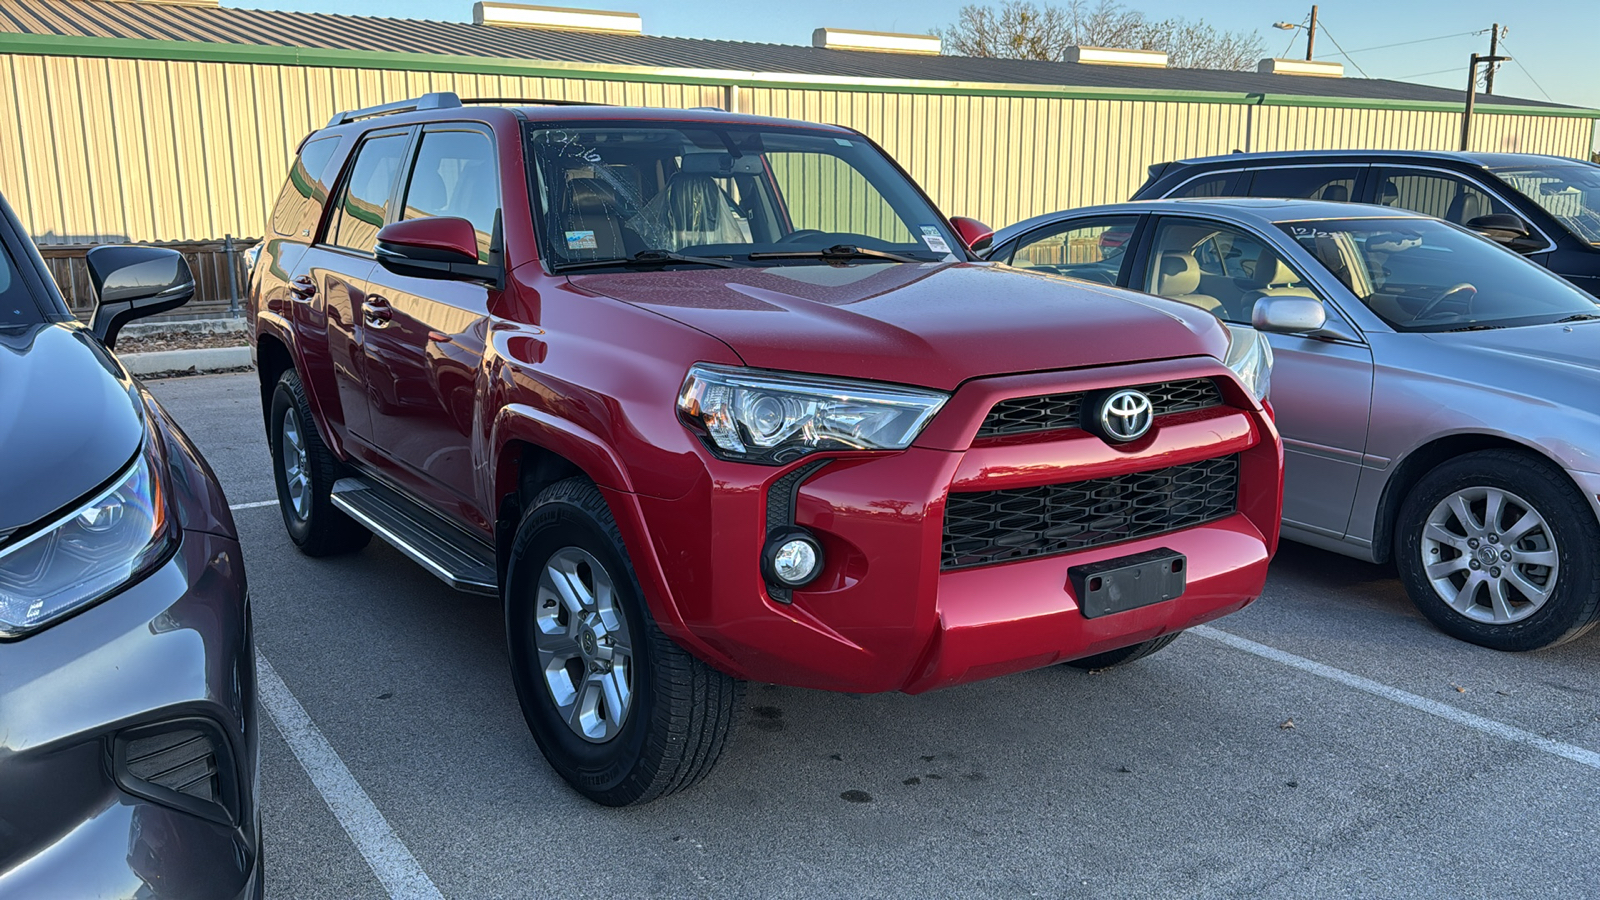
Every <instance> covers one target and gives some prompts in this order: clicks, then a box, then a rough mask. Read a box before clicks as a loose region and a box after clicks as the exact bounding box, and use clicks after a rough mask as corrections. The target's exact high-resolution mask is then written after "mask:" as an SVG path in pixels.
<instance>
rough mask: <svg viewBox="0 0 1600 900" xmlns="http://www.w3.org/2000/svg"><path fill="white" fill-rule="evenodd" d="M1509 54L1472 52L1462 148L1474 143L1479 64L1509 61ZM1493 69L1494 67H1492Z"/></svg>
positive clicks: (1462, 132)
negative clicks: (1473, 108)
mask: <svg viewBox="0 0 1600 900" xmlns="http://www.w3.org/2000/svg"><path fill="white" fill-rule="evenodd" d="M1510 59H1511V57H1509V56H1493V55H1490V56H1479V55H1478V54H1476V53H1474V54H1472V65H1471V66H1468V67H1467V106H1466V109H1464V110H1462V112H1461V149H1462V150H1463V151H1466V150H1468V149H1470V145H1471V143H1472V106H1473V102H1474V101H1475V100H1476V99H1477V97H1478V66H1480V65H1482V64H1484V63H1488V64H1489V65H1490V66H1493V65H1494V64H1495V63H1498V62H1507V61H1509V60H1510ZM1491 71H1492V69H1491Z"/></svg>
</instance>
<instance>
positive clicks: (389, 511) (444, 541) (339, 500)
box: [332, 476, 500, 596]
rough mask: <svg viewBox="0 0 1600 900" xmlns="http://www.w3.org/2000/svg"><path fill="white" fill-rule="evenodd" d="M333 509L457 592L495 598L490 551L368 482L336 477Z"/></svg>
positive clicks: (460, 530) (428, 513) (496, 591)
mask: <svg viewBox="0 0 1600 900" xmlns="http://www.w3.org/2000/svg"><path fill="white" fill-rule="evenodd" d="M332 500H333V505H334V506H337V507H338V508H339V509H341V510H344V512H345V513H346V514H347V515H349V516H350V518H352V519H355V520H356V521H357V522H360V523H361V524H362V525H365V526H366V527H367V528H369V529H371V530H372V533H373V534H375V535H377V536H378V537H381V538H383V539H384V540H386V541H388V542H389V543H390V544H392V545H394V548H395V549H396V550H399V551H400V552H401V553H404V554H405V555H407V556H409V557H411V558H412V559H414V560H416V561H417V562H418V563H421V564H422V567H423V568H424V569H427V570H428V571H429V572H432V573H433V574H435V575H437V576H439V578H440V580H442V581H443V582H444V583H445V584H448V585H450V586H451V587H453V588H455V589H456V590H458V591H467V592H469V593H473V594H489V595H491V596H497V595H498V594H499V593H500V588H499V585H498V583H497V577H496V571H495V558H494V549H493V548H492V547H490V546H489V545H488V544H486V543H484V542H483V541H482V540H479V539H478V538H477V537H475V536H473V535H471V534H468V533H467V532H466V531H463V530H462V529H461V528H459V527H457V526H456V525H454V524H453V523H451V522H447V521H445V520H444V519H442V518H440V517H439V516H438V515H436V514H435V513H433V512H431V511H429V510H427V509H424V508H423V507H421V506H418V505H417V504H416V503H414V502H412V501H411V500H409V499H407V498H406V497H402V496H401V495H400V494H398V493H396V492H395V491H393V490H390V489H389V488H387V487H385V486H383V485H381V484H379V483H377V482H376V481H373V480H372V479H370V478H363V477H360V476H355V477H351V478H341V479H339V480H338V481H337V482H334V485H333V496H332Z"/></svg>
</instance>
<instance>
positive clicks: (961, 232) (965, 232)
mask: <svg viewBox="0 0 1600 900" xmlns="http://www.w3.org/2000/svg"><path fill="white" fill-rule="evenodd" d="M950 225H951V227H952V228H954V229H955V230H956V236H957V237H959V238H961V242H962V243H964V244H966V245H967V247H968V248H970V249H971V250H972V251H973V252H974V253H981V252H983V251H984V250H987V249H989V242H990V240H991V239H992V238H993V237H994V229H993V228H990V227H989V226H987V225H985V224H983V223H982V222H979V221H978V220H977V219H969V218H967V217H966V216H956V217H955V218H953V219H951V220H950Z"/></svg>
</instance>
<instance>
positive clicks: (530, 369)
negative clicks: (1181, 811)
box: [250, 94, 1282, 805]
mask: <svg viewBox="0 0 1600 900" xmlns="http://www.w3.org/2000/svg"><path fill="white" fill-rule="evenodd" d="M536 104H537V101H528V105H526V106H521V107H517V108H510V107H506V106H498V105H496V106H487V105H471V104H470V103H463V101H461V100H459V99H458V98H457V97H455V95H453V94H431V95H427V96H425V97H422V98H419V99H417V100H412V101H406V102H403V103H397V104H390V105H387V106H383V107H376V108H373V109H368V110H360V111H356V112H349V113H341V114H339V115H338V116H336V117H335V118H334V120H333V121H332V122H330V123H329V125H328V127H326V128H324V129H322V130H320V131H317V132H315V133H314V134H312V135H311V136H310V137H308V138H307V139H306V141H305V142H304V144H302V146H301V148H300V151H299V154H298V159H297V160H296V162H295V165H294V169H293V172H292V173H291V175H290V177H289V182H288V184H287V185H286V186H285V187H284V190H283V193H282V196H281V197H280V198H279V200H278V203H277V207H276V209H275V210H274V212H273V215H272V221H271V230H272V234H271V235H270V236H269V238H268V240H267V241H266V242H265V244H264V251H263V253H262V255H261V257H260V258H259V260H258V262H257V263H256V265H255V266H254V274H253V276H252V279H251V291H250V317H251V323H252V326H253V327H252V331H253V336H254V341H255V350H256V362H257V368H258V370H259V371H260V375H261V399H262V404H263V407H264V409H265V413H266V425H267V432H268V436H269V439H270V441H271V446H272V456H273V464H274V466H273V467H274V474H275V477H276V481H277V489H278V499H279V501H280V503H281V505H282V508H283V518H284V523H285V524H286V525H287V526H288V530H289V534H290V536H291V537H292V538H293V539H294V542H295V543H296V544H297V545H299V547H300V548H301V549H302V550H303V551H305V552H306V553H308V554H311V555H314V556H320V555H327V554H333V553H339V552H344V551H351V550H355V549H357V548H360V547H361V546H363V545H364V544H366V543H367V541H368V539H369V538H370V536H371V535H372V534H373V533H376V534H378V535H379V536H380V537H383V538H384V539H385V540H387V541H389V542H390V543H392V544H393V545H394V546H395V547H397V548H399V549H400V550H401V551H403V552H404V553H406V554H408V555H409V556H411V557H412V558H414V559H415V560H416V561H417V562H419V563H421V564H422V565H423V566H425V567H426V568H427V569H429V570H430V571H432V572H433V573H434V574H436V575H438V576H439V577H441V578H443V579H444V580H445V581H446V582H448V583H449V584H450V585H452V586H454V587H456V588H460V589H462V590H467V591H476V592H479V593H484V594H489V595H494V596H498V597H501V598H503V603H504V606H505V621H506V634H507V640H508V643H509V645H510V655H511V664H512V677H513V680H514V682H515V684H516V689H517V693H518V696H519V698H520V700H521V704H522V709H523V712H524V714H525V716H526V718H527V720H528V725H529V727H530V728H531V730H532V732H533V735H534V737H535V738H536V739H537V741H538V743H539V746H540V747H541V748H542V749H543V750H544V753H545V755H546V757H547V758H548V759H549V761H550V763H551V765H552V766H554V768H555V769H556V771H557V772H559V773H560V774H561V775H562V777H564V778H565V779H566V780H567V781H568V782H570V783H571V784H572V786H573V787H574V788H576V789H577V790H578V791H580V792H582V793H583V794H585V795H587V796H588V797H590V798H592V799H593V800H596V801H598V802H600V803H605V804H611V805H623V804H629V803H638V802H643V801H647V800H650V799H653V798H655V797H659V796H662V795H664V794H667V793H670V792H672V791H675V790H677V789H679V788H682V787H685V786H687V785H690V784H693V783H694V782H695V781H697V780H698V779H700V778H701V777H702V776H704V775H705V773H706V772H707V771H708V770H709V769H710V768H711V766H712V764H713V763H714V762H715V761H716V759H717V757H718V754H719V753H720V752H721V750H722V748H723V745H724V744H725V742H726V741H727V738H728V735H729V733H730V732H731V731H732V729H733V725H734V720H735V718H736V717H737V716H738V715H739V713H740V708H741V705H740V697H741V689H740V686H741V684H742V682H743V680H745V679H755V680H759V681H766V682H775V683H779V684H786V685H795V686H800V687H808V688H821V689H825V690H835V691H858V692H867V691H895V690H898V691H907V692H911V693H916V692H920V691H926V690H930V689H933V688H939V687H945V686H948V685H953V684H959V683H962V682H966V681H972V680H975V679H980V678H989V677H992V676H996V675H1002V674H1005V673H1008V672H1017V671H1020V670H1023V669H1029V668H1034V667H1038V666H1046V665H1050V664H1052V663H1057V662H1071V663H1074V664H1076V665H1080V666H1089V667H1103V666H1107V665H1113V664H1116V663H1119V662H1125V661H1127V660H1131V659H1134V658H1137V657H1139V656H1143V655H1145V654H1147V653H1150V652H1152V651H1154V650H1156V649H1159V648H1160V647H1162V646H1164V645H1165V644H1167V643H1168V642H1170V641H1171V640H1172V638H1173V636H1174V635H1176V634H1177V633H1178V632H1179V631H1181V630H1183V629H1184V628H1188V627H1190V626H1192V625H1195V624H1197V623H1200V622H1205V621H1208V620H1210V619H1215V618H1217V617H1219V616H1222V615H1224V614H1226V613H1229V612H1232V611H1234V610H1237V609H1239V608H1241V607H1243V606H1244V605H1245V604H1246V603H1248V602H1250V600H1251V599H1252V598H1254V597H1256V596H1257V595H1258V594H1260V592H1261V589H1262V584H1263V581H1264V579H1265V577H1266V571H1267V562H1268V559H1269V558H1270V557H1271V555H1272V552H1273V550H1274V548H1275V546H1276V544H1277V536H1278V515H1279V506H1280V503H1281V497H1280V493H1281V472H1282V454H1281V447H1280V443H1279V439H1278V436H1277V432H1276V430H1275V429H1274V427H1273V424H1272V420H1271V417H1270V415H1269V414H1268V412H1267V407H1265V405H1264V397H1265V393H1266V387H1267V380H1268V375H1269V372H1270V366H1271V359H1270V356H1269V353H1270V351H1269V350H1267V348H1266V345H1265V344H1264V343H1263V342H1261V341H1260V340H1259V339H1258V338H1256V337H1255V336H1254V332H1251V331H1249V330H1245V331H1242V332H1240V333H1238V334H1232V333H1230V331H1229V330H1228V329H1227V328H1226V327H1225V326H1223V325H1222V324H1221V323H1219V322H1218V321H1217V320H1216V319H1215V318H1213V317H1212V316H1211V315H1209V314H1208V313H1205V312H1202V311H1200V310H1198V309H1196V308H1194V307H1192V306H1188V305H1185V304H1181V303H1172V302H1167V301H1164V300H1160V299H1156V298H1151V297H1147V296H1141V295H1136V294H1132V293H1128V292H1124V291H1119V290H1116V289H1114V288H1107V287H1101V286H1096V285H1091V284H1087V283H1083V284H1075V283H1072V282H1070V281H1065V280H1061V279H1054V278H1045V277H1039V276H1035V275H1029V274H1026V273H1023V272H1020V271H1016V270H1013V269H1008V268H1005V267H1002V266H995V265H990V264H985V263H981V262H977V261H976V260H975V259H974V257H972V256H971V255H969V253H968V251H967V247H966V245H965V244H964V243H963V242H962V241H961V239H960V238H959V237H958V236H957V232H956V230H955V229H954V228H953V227H952V225H951V223H950V222H949V221H947V220H946V219H945V218H944V217H943V216H942V215H940V214H939V212H938V211H937V210H936V209H935V208H934V207H933V205H932V203H931V202H930V201H929V200H928V198H927V197H926V196H925V195H923V193H922V192H921V191H920V190H918V188H917V187H916V185H915V184H914V183H913V182H912V181H911V179H910V178H909V177H908V176H907V175H906V174H905V173H904V172H903V171H902V170H900V169H899V168H898V167H897V166H896V165H895V164H894V162H893V161H891V160H890V159H889V157H888V156H887V155H886V154H884V153H883V152H882V151H881V150H879V149H878V148H877V147H876V146H875V145H874V144H873V143H872V142H871V141H869V140H867V139H866V138H865V137H863V136H862V135H861V134H859V133H857V132H854V131H850V130H848V129H845V128H837V127H831V126H823V125H812V124H806V123H800V122H788V121H780V120H774V119H763V118H755V117H750V116H740V115H730V114H726V113H721V112H715V111H700V110H694V111H684V110H663V109H619V108H610V107H601V106H573V105H557V104H548V105H536Z"/></svg>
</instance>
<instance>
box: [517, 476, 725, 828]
mask: <svg viewBox="0 0 1600 900" xmlns="http://www.w3.org/2000/svg"><path fill="white" fill-rule="evenodd" d="M573 554H576V555H577V557H581V558H583V559H585V560H590V561H593V562H597V563H598V564H599V566H600V568H601V569H602V570H603V571H602V572H600V573H599V574H598V575H597V574H596V573H594V572H593V571H592V569H590V570H588V576H587V577H588V579H589V580H588V581H586V582H584V584H585V585H589V584H591V583H593V582H594V581H595V579H597V578H604V579H605V580H606V581H607V582H608V583H609V586H610V592H609V597H610V598H611V601H610V602H611V603H612V604H613V610H614V611H615V612H618V613H620V614H621V618H622V622H621V625H622V626H624V627H622V628H621V629H620V634H621V635H622V636H623V638H624V639H625V641H624V642H625V643H627V644H629V645H631V656H629V657H627V662H626V666H627V672H628V676H627V677H628V684H629V686H630V687H631V691H630V692H629V695H628V696H629V700H628V701H627V702H628V703H629V704H630V705H628V706H627V707H626V708H625V710H624V712H623V714H622V715H621V716H619V717H615V718H616V721H613V722H610V723H609V724H607V725H606V727H607V728H614V729H616V730H615V733H613V734H611V735H610V736H609V737H605V738H604V739H603V740H597V739H596V738H594V737H589V738H585V737H584V736H582V735H580V733H579V731H578V729H577V727H576V726H571V725H569V724H568V720H567V718H565V717H563V716H562V715H561V713H560V708H561V706H560V704H559V703H558V701H557V699H556V697H555V694H554V691H555V690H557V688H552V687H551V686H550V684H549V683H548V682H547V679H546V671H545V669H544V668H543V667H542V666H541V663H540V655H539V645H538V644H537V643H536V635H535V632H536V631H540V635H539V638H542V639H543V640H545V641H547V642H548V641H549V640H550V638H549V637H548V636H547V635H549V634H550V632H549V631H542V630H540V629H541V626H540V625H539V623H538V615H539V611H540V608H541V603H540V601H539V591H540V582H541V578H542V577H545V573H546V569H547V567H552V568H553V567H554V566H555V565H557V564H559V562H560V560H562V559H569V560H570V559H573V558H575V557H574V555H573ZM578 565H579V567H580V568H579V570H578V571H579V572H580V576H579V577H582V575H581V573H582V571H584V570H583V568H582V567H584V566H589V565H590V563H588V562H583V563H579V564H578ZM505 591H506V601H505V602H506V638H507V641H508V642H509V650H510V655H511V676H512V681H513V682H514V683H515V686H516V689H517V699H518V700H519V701H520V703H521V705H522V714H523V717H524V718H525V719H527V722H528V728H529V729H530V730H531V731H532V732H533V737H534V740H536V741H537V742H538V744H539V749H541V750H542V751H544V755H545V758H546V759H547V760H549V762H550V766H551V768H553V769H555V770H556V773H557V774H559V775H560V776H561V777H562V778H564V779H565V780H566V781H567V783H568V784H570V785H571V786H572V787H573V789H574V790H576V791H578V792H579V793H580V794H583V795H584V796H585V797H588V798H589V799H590V800H593V801H595V802H596V803H601V804H604V805H606V806H629V805H633V804H639V803H647V802H649V801H651V800H655V799H657V798H660V797H664V796H666V795H668V794H671V793H674V792H676V791H679V790H682V789H684V788H687V787H689V786H691V785H693V784H695V783H696V782H698V781H700V779H702V778H704V777H705V776H706V774H707V773H708V772H710V771H711V769H712V767H713V766H714V765H715V764H716V761H717V758H718V757H719V756H720V755H721V753H722V750H723V747H724V746H726V744H727V742H728V739H729V737H730V736H731V735H732V733H733V727H734V722H735V721H736V715H735V714H736V712H737V711H738V710H739V709H740V706H741V703H742V700H743V694H744V683H743V682H741V681H739V680H738V679H735V678H732V677H730V676H728V675H725V674H723V673H721V672H719V671H717V670H715V669H713V668H711V667H710V666H708V665H706V664H705V663H704V662H701V661H700V660H699V659H696V658H695V657H694V656H692V655H690V654H689V653H688V652H687V651H685V650H684V649H683V648H682V647H679V646H678V645H677V644H675V643H673V641H672V640H671V639H670V638H668V637H667V636H666V635H665V634H663V633H662V632H661V630H660V629H659V628H658V627H656V624H655V620H654V619H653V618H652V617H651V615H650V611H649V608H648V607H647V606H646V604H645V603H644V599H643V598H644V594H643V591H642V590H641V589H640V587H639V581H638V578H637V577H635V575H634V572H633V567H632V565H631V564H630V563H629V562H628V551H627V548H626V547H625V546H624V545H623V542H622V536H621V533H620V532H619V531H618V530H617V525H616V521H615V520H614V519H613V518H612V515H611V510H610V508H609V507H608V506H607V505H606V501H605V498H604V497H603V496H601V494H600V491H599V489H598V488H596V487H595V486H594V484H593V483H592V482H590V481H589V480H588V479H585V478H581V477H575V478H568V479H566V480H564V481H560V482H557V483H556V484H553V485H551V486H549V487H548V488H545V490H544V491H542V492H541V493H540V494H539V496H538V497H537V498H536V499H535V500H534V501H533V503H531V504H530V505H529V509H528V511H527V513H526V514H525V515H524V517H523V519H522V523H521V524H520V525H519V526H518V528H517V533H516V537H515V538H514V539H513V541H512V545H511V559H510V566H509V569H508V572H507V576H506V588H505ZM594 593H595V595H596V596H598V595H600V594H601V592H600V591H595V592H594ZM547 599H548V598H547ZM562 605H565V604H562ZM544 608H545V609H546V610H550V609H554V608H555V604H554V602H552V603H551V605H548V606H545V607H544ZM546 615H547V618H549V617H554V616H557V615H562V616H566V617H568V618H569V619H570V616H571V615H572V614H571V613H568V612H565V611H564V610H560V609H556V611H555V612H547V613H546ZM552 627H562V628H567V627H569V626H568V625H567V624H566V623H565V622H563V623H560V624H559V625H557V626H552ZM614 633H615V632H614ZM608 637H609V636H608ZM602 640H607V639H602ZM574 643H575V644H578V645H581V646H587V647H588V648H590V649H591V650H592V649H593V646H594V641H593V640H584V639H580V640H578V641H575V642H574ZM545 646H546V647H549V646H550V645H549V644H548V643H547V644H546V645H545ZM552 658H555V657H552ZM573 661H576V662H577V666H576V667H575V668H574V667H572V666H567V667H565V668H561V669H553V670H552V671H554V672H556V674H555V676H554V677H555V678H556V679H557V682H558V684H559V689H561V690H566V689H567V686H568V685H569V684H571V685H577V684H578V682H579V681H584V680H587V678H588V677H589V676H588V675H586V674H582V673H585V672H593V671H594V670H593V669H585V668H584V666H585V665H587V664H588V662H585V661H584V660H569V663H570V662H573ZM599 664H600V665H602V666H605V667H606V671H607V672H608V673H609V672H610V665H611V664H608V663H604V662H602V663H599ZM616 665H618V666H619V667H620V666H622V665H623V663H621V662H618V663H616ZM561 672H566V673H568V674H567V675H566V678H567V679H568V681H565V682H563V681H561V680H560V679H561V678H562V675H561V674H560V673H561ZM594 677H596V678H603V677H604V676H603V675H595V676H594ZM618 677H619V678H620V677H621V675H620V673H619V675H618ZM574 696H576V695H574ZM607 696H608V697H609V696H611V695H607ZM578 702H579V701H576V700H574V701H572V703H571V704H569V708H571V707H572V706H574V705H576V704H577V703H578ZM604 717H605V718H606V719H608V720H609V719H611V718H612V714H611V710H610V709H609V708H605V713H604Z"/></svg>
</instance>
